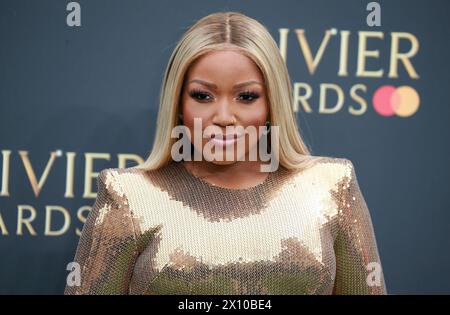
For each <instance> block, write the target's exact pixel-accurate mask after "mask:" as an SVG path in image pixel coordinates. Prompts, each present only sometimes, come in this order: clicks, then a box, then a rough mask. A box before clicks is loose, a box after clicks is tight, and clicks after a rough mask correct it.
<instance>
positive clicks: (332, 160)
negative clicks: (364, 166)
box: [294, 155, 354, 182]
mask: <svg viewBox="0 0 450 315" xmlns="http://www.w3.org/2000/svg"><path fill="white" fill-rule="evenodd" d="M298 170H299V171H297V172H296V173H297V176H299V177H301V176H302V175H308V176H311V177H313V178H315V179H319V180H326V181H328V182H338V181H340V180H342V178H344V177H351V176H352V175H353V173H354V165H353V162H352V161H351V159H349V158H346V157H338V156H325V155H311V156H309V157H308V160H307V161H305V167H303V168H298ZM294 172H295V170H294Z"/></svg>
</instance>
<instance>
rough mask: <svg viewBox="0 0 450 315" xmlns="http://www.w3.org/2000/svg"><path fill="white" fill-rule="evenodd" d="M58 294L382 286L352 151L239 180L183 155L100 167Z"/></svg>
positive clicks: (364, 290) (353, 290)
mask: <svg viewBox="0 0 450 315" xmlns="http://www.w3.org/2000/svg"><path fill="white" fill-rule="evenodd" d="M97 188H98V193H97V199H96V201H95V203H94V205H93V207H92V210H91V212H90V213H89V216H88V217H87V220H86V222H85V224H84V227H83V231H82V235H81V237H80V240H79V243H78V248H77V251H76V254H75V258H74V261H75V262H76V263H78V264H79V271H80V279H81V281H80V283H79V284H80V285H79V286H69V285H67V286H66V289H65V292H64V293H65V294H236V295H241V294H282V295H285V294H286V295H287V294H386V287H385V282H384V276H383V272H382V269H381V261H380V258H379V254H378V249H377V244H376V239H375V235H374V231H373V227H372V221H371V217H370V214H369V210H368V208H367V205H366V202H365V200H364V197H363V195H362V193H361V191H360V188H359V186H358V182H357V179H356V175H355V170H354V166H353V164H352V162H351V161H350V160H348V159H345V158H336V157H327V158H326V159H324V160H323V161H321V162H319V163H318V164H316V165H314V166H312V167H311V168H309V169H306V170H304V171H301V172H299V171H297V172H292V171H288V170H287V169H285V168H283V167H282V166H280V167H279V168H278V170H277V171H276V172H273V173H270V175H269V176H268V177H267V178H266V180H265V181H264V182H262V183H261V184H259V185H257V186H253V187H250V188H247V189H229V188H224V187H219V186H214V185H212V184H210V183H208V182H207V181H205V180H204V179H201V178H199V177H196V176H195V175H193V174H192V173H190V171H188V170H187V169H186V168H185V166H184V165H183V164H182V163H181V162H173V161H172V162H171V163H169V164H168V165H166V166H164V167H163V168H160V169H159V170H156V171H150V172H148V171H144V170H142V169H137V168H133V167H130V168H108V169H105V170H103V171H101V172H100V174H99V176H98V178H97Z"/></svg>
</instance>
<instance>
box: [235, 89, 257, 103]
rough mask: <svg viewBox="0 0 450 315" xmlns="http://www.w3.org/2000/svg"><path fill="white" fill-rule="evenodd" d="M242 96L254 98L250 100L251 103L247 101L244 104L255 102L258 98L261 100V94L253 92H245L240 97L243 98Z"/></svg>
mask: <svg viewBox="0 0 450 315" xmlns="http://www.w3.org/2000/svg"><path fill="white" fill-rule="evenodd" d="M241 96H250V97H251V98H252V100H250V101H248V100H245V101H244V102H253V101H255V100H256V99H257V98H259V94H258V93H255V92H251V91H244V92H242V93H240V94H239V97H241Z"/></svg>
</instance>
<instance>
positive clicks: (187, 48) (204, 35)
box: [136, 12, 321, 170]
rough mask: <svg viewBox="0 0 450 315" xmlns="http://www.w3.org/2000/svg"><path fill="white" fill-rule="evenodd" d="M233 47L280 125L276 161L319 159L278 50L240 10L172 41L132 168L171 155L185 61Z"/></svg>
mask: <svg viewBox="0 0 450 315" xmlns="http://www.w3.org/2000/svg"><path fill="white" fill-rule="evenodd" d="M222 49H234V50H237V51H239V52H240V53H242V54H245V55H246V56H248V57H249V58H251V59H252V60H253V62H255V63H256V65H257V66H258V67H259V69H260V71H261V72H262V74H263V76H264V79H265V82H266V88H267V92H268V93H267V94H268V102H269V107H270V110H269V112H270V124H271V125H275V126H279V139H280V143H279V163H280V165H282V166H284V167H285V168H287V169H305V168H308V167H309V166H311V165H313V164H315V162H317V161H318V160H319V159H320V158H321V157H318V156H317V157H316V156H312V155H311V153H310V150H309V149H308V147H307V146H306V144H305V143H304V141H303V139H302V137H301V135H300V132H299V129H298V126H297V121H296V118H295V115H294V112H293V108H292V104H293V95H292V86H291V81H290V78H289V73H288V69H287V66H286V63H285V61H284V60H283V58H282V56H281V54H280V52H279V49H278V47H277V45H276V43H275V41H274V39H273V38H272V36H271V35H270V33H269V32H268V30H267V29H266V28H265V27H264V26H263V25H262V24H260V23H259V22H258V21H256V20H254V19H252V18H250V17H248V16H246V15H244V14H242V13H239V12H217V13H212V14H209V15H207V16H205V17H203V18H202V19H200V20H198V21H197V22H196V23H195V24H194V25H192V26H191V27H190V28H189V29H188V30H187V31H186V32H185V33H184V35H183V36H182V38H181V40H180V41H179V42H178V43H177V45H176V47H175V49H174V51H173V53H172V55H171V57H170V60H169V63H168V65H167V68H166V71H165V75H164V81H163V84H162V86H161V91H160V103H159V112H158V118H157V123H156V134H155V139H154V143H153V148H152V150H151V152H150V154H149V156H148V158H147V159H146V160H145V162H144V163H142V164H140V165H138V166H136V168H140V169H145V170H154V169H158V168H160V167H162V166H164V165H166V164H167V163H169V162H170V161H171V160H172V158H171V148H172V145H173V143H175V141H176V139H174V138H172V137H171V132H172V129H173V128H174V127H175V126H176V125H177V124H179V119H178V114H179V111H180V106H179V102H180V94H181V90H182V85H183V81H184V77H185V74H186V72H187V69H188V68H189V65H190V64H191V63H192V62H193V61H194V60H195V59H196V58H198V57H199V56H201V55H203V54H205V53H207V52H210V51H213V50H222Z"/></svg>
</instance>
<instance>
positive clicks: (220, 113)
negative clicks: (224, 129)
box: [213, 100, 236, 126]
mask: <svg viewBox="0 0 450 315" xmlns="http://www.w3.org/2000/svg"><path fill="white" fill-rule="evenodd" d="M216 106H217V107H216V110H215V112H214V117H213V123H214V124H216V125H219V126H229V125H233V124H235V123H236V117H235V114H234V112H233V111H232V108H231V106H230V101H228V100H223V101H221V102H218V103H217V104H216Z"/></svg>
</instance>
